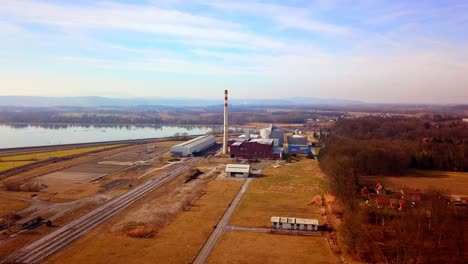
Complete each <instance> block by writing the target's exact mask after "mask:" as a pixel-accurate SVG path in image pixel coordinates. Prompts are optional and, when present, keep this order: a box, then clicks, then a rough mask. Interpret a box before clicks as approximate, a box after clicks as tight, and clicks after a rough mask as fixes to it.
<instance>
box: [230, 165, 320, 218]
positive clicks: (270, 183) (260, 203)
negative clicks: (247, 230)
mask: <svg viewBox="0 0 468 264" xmlns="http://www.w3.org/2000/svg"><path fill="white" fill-rule="evenodd" d="M262 174H263V176H262V177H260V178H257V179H255V180H254V181H252V183H251V184H250V186H249V189H248V190H247V192H246V193H245V194H244V197H243V198H242V200H241V202H240V203H239V206H238V207H237V209H236V211H235V213H234V215H233V218H232V220H231V224H232V225H236V226H244V227H269V226H270V217H271V216H290V217H304V218H318V219H320V215H319V214H318V213H319V207H317V206H314V205H312V204H311V202H312V200H314V197H316V196H320V195H321V194H323V193H324V192H325V191H326V189H327V182H326V179H325V177H324V175H323V173H322V171H321V170H320V167H319V165H318V162H317V161H316V160H310V159H302V160H300V161H298V162H294V163H286V164H285V165H284V166H282V167H279V168H274V167H268V168H266V169H264V170H263V172H262Z"/></svg>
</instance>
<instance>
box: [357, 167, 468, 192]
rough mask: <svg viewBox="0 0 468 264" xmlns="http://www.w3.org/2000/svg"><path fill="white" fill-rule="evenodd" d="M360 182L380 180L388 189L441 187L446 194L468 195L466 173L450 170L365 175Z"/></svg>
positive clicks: (467, 174)
mask: <svg viewBox="0 0 468 264" xmlns="http://www.w3.org/2000/svg"><path fill="white" fill-rule="evenodd" d="M359 180H360V182H361V183H377V182H380V183H382V184H383V185H384V186H387V187H388V188H390V189H394V190H397V189H398V188H400V187H403V186H406V187H409V188H415V189H422V190H427V189H433V188H437V189H441V190H446V191H447V192H448V194H455V195H463V196H468V173H466V172H451V171H415V172H413V173H412V174H410V175H408V176H395V177H390V176H365V177H361V178H359Z"/></svg>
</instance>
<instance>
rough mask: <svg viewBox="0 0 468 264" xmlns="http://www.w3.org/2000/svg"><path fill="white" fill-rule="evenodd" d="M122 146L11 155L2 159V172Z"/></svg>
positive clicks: (0, 166) (0, 165)
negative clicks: (47, 160)
mask: <svg viewBox="0 0 468 264" xmlns="http://www.w3.org/2000/svg"><path fill="white" fill-rule="evenodd" d="M118 146H122V145H108V146H99V147H89V148H77V149H68V150H56V151H48V152H37V153H28V154H21V155H11V156H3V157H0V171H4V170H8V169H11V168H16V167H19V166H23V165H26V164H30V163H33V162H37V161H41V160H46V159H49V158H60V157H66V156H70V155H76V154H83V153H87V152H92V151H97V150H104V149H109V148H114V147H118Z"/></svg>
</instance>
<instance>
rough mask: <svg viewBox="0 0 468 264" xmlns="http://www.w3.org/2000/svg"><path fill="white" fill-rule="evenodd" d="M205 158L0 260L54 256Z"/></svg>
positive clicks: (176, 168) (37, 259) (23, 260)
mask: <svg viewBox="0 0 468 264" xmlns="http://www.w3.org/2000/svg"><path fill="white" fill-rule="evenodd" d="M203 159H204V157H197V158H190V160H188V161H187V162H184V163H180V164H176V165H174V167H173V168H172V170H171V171H169V172H166V173H164V174H162V175H160V174H159V175H156V176H154V177H153V178H151V179H150V180H148V181H146V182H145V183H143V184H141V185H139V186H137V187H135V188H134V189H132V190H130V191H128V192H126V193H124V194H122V195H120V196H117V197H115V198H114V199H112V200H110V201H109V202H107V203H105V204H104V205H102V206H100V207H99V208H96V209H95V210H93V211H91V212H89V213H87V214H85V215H83V216H81V217H80V218H78V219H75V220H73V221H72V222H70V223H68V224H66V225H64V226H62V227H60V228H58V229H56V230H55V231H53V232H51V233H49V234H46V235H44V236H42V237H41V238H39V239H38V240H36V241H34V242H32V243H31V244H29V245H27V246H25V247H23V248H20V249H18V250H16V251H14V252H13V253H11V254H10V255H8V256H6V257H5V258H4V259H2V260H0V263H9V264H10V263H28V264H29V263H40V262H42V261H44V260H45V259H47V258H48V257H50V256H52V255H54V254H55V253H57V252H58V251H60V250H61V249H63V248H65V247H67V246H68V245H70V244H71V243H72V242H74V241H76V240H77V239H79V238H80V237H82V236H84V235H85V234H87V233H88V232H90V231H91V230H93V229H94V228H96V227H97V226H99V225H100V224H102V223H103V222H104V221H106V220H108V219H109V218H111V217H112V216H114V215H116V214H117V213H119V212H121V211H122V210H124V209H125V208H127V207H128V206H129V205H130V204H132V203H134V202H135V201H137V200H138V199H140V198H142V197H143V196H145V195H146V194H148V193H149V192H151V191H153V190H155V189H156V188H158V187H159V186H161V185H163V184H164V183H166V182H168V181H170V180H172V179H174V178H175V177H177V176H178V175H180V174H182V173H183V172H184V171H186V170H187V169H189V168H191V167H192V166H193V165H195V164H196V163H197V162H199V161H201V160H203Z"/></svg>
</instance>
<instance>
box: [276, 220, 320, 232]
mask: <svg viewBox="0 0 468 264" xmlns="http://www.w3.org/2000/svg"><path fill="white" fill-rule="evenodd" d="M318 225H319V222H318V220H317V219H306V218H294V217H283V216H272V217H271V229H273V230H296V231H317V230H318Z"/></svg>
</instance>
